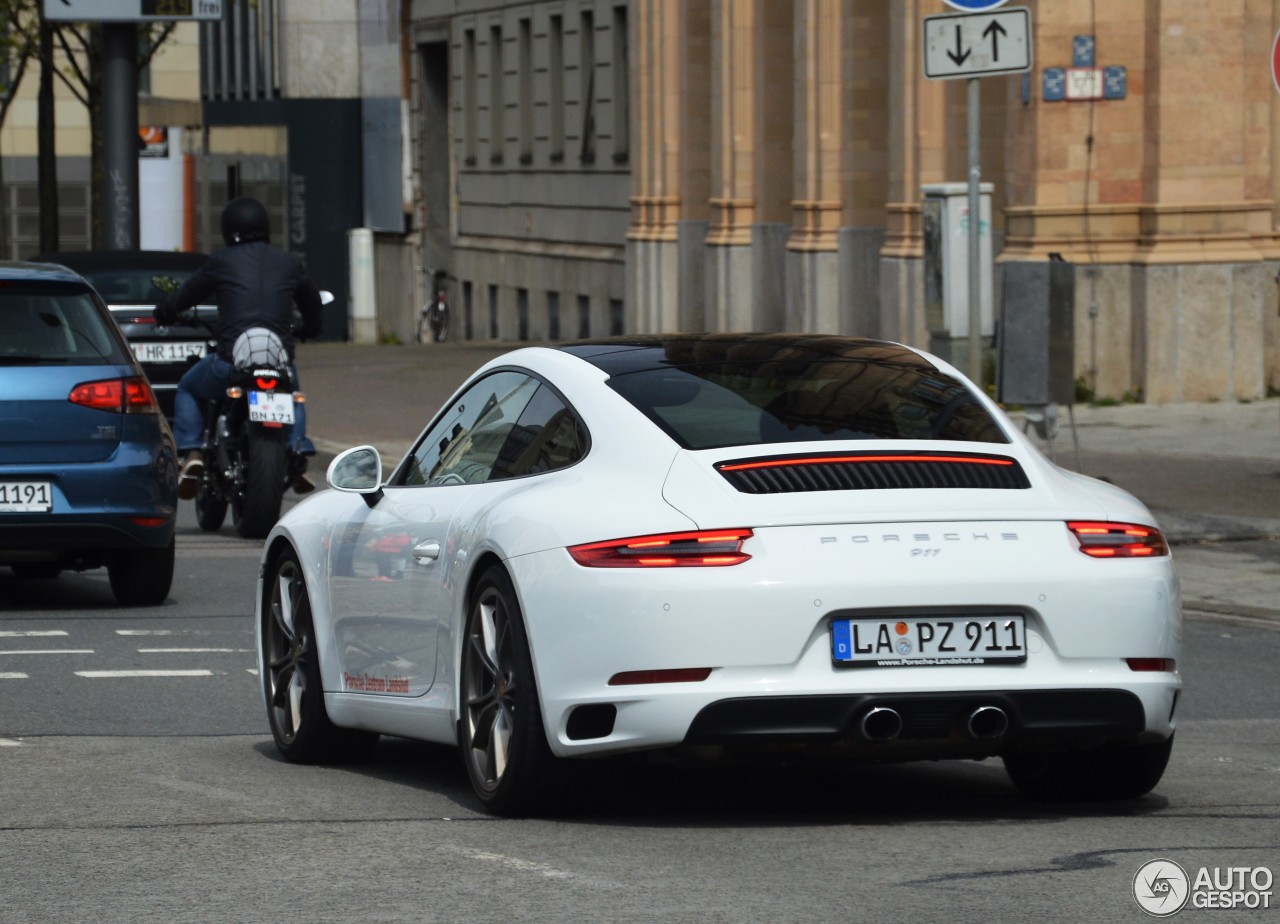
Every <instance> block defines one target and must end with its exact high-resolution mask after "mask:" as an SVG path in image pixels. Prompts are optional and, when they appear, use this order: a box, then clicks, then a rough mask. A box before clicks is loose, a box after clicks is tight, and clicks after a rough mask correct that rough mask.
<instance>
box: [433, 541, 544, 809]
mask: <svg viewBox="0 0 1280 924" xmlns="http://www.w3.org/2000/svg"><path fill="white" fill-rule="evenodd" d="M460 696H461V708H460V710H459V715H460V716H461V719H460V721H459V723H458V744H459V747H460V749H461V751H462V760H463V763H464V764H465V765H466V769H467V777H468V778H469V779H470V780H471V787H472V789H473V790H474V791H475V794H476V797H477V798H478V799H479V800H480V803H481V805H482V806H483V807H484V809H485V811H487V812H490V813H492V814H495V815H509V816H516V815H525V814H529V813H531V812H534V811H537V810H539V809H543V808H547V807H549V806H550V804H551V802H552V800H553V798H554V796H555V795H556V787H557V784H558V782H559V776H560V772H559V767H558V764H559V761H558V760H557V759H556V757H555V756H554V755H553V754H552V753H551V749H550V748H549V747H548V746H547V739H546V734H545V732H544V731H543V725H542V710H541V708H540V707H539V704H538V690H537V686H536V684H535V682H534V676H533V660H532V658H531V657H530V654H529V640H528V636H527V635H526V633H525V627H524V621H523V619H522V617H521V614H520V604H519V603H518V602H517V599H516V594H515V589H514V588H513V587H512V584H511V579H510V578H509V577H508V576H507V573H506V571H504V570H503V569H502V568H500V567H497V566H494V567H491V568H489V570H487V571H486V572H485V573H484V574H483V575H482V576H481V578H480V580H479V582H478V583H477V585H476V588H475V592H474V594H473V595H472V599H471V604H470V606H469V609H468V614H467V624H466V629H465V631H464V632H463V636H462V676H461V690H460Z"/></svg>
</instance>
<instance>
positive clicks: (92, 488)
mask: <svg viewBox="0 0 1280 924" xmlns="http://www.w3.org/2000/svg"><path fill="white" fill-rule="evenodd" d="M177 504H178V474H177V451H176V449H175V447H174V442H173V434H172V432H171V431H170V429H169V425H168V423H167V422H166V421H165V419H164V417H163V416H162V415H161V413H160V407H159V405H158V404H157V402H156V398H155V394H154V392H153V390H152V388H151V385H150V384H149V383H148V381H147V378H146V376H145V375H144V374H143V371H142V367H141V366H140V365H139V363H138V361H137V359H136V358H135V357H134V354H133V351H132V350H131V349H130V347H129V344H128V343H127V342H126V341H125V339H124V337H123V336H122V335H121V333H120V330H119V328H118V327H117V326H116V325H115V324H113V323H112V322H111V316H110V314H109V313H108V311H107V306H106V305H105V304H104V303H103V302H102V300H101V299H100V298H99V297H98V295H97V293H96V292H95V291H94V290H93V289H92V288H91V287H90V286H89V284H88V282H86V281H85V280H84V278H82V277H81V276H78V275H76V274H75V273H73V272H71V271H70V270H68V269H65V268H63V267H60V266H50V265H48V264H36V263H0V567H8V568H10V569H11V570H12V571H13V572H14V573H15V575H16V576H17V577H18V578H45V579H47V578H53V577H56V576H57V575H58V574H59V573H60V572H62V571H63V570H66V569H73V570H76V571H81V570H86V569H90V568H100V567H103V566H105V567H106V569H107V574H108V576H109V578H110V581H111V589H112V591H113V592H114V594H115V596H116V599H117V600H118V601H119V602H121V603H123V604H126V605H131V606H150V605H153V604H157V603H160V602H162V601H163V600H164V599H165V597H166V596H168V594H169V588H170V585H171V583H172V581H173V561H174V525H175V519H176V516H177Z"/></svg>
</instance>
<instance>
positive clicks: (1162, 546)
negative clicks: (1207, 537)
mask: <svg viewBox="0 0 1280 924" xmlns="http://www.w3.org/2000/svg"><path fill="white" fill-rule="evenodd" d="M1067 529H1069V530H1071V532H1072V534H1073V535H1074V536H1075V537H1076V541H1077V542H1078V543H1079V544H1080V551H1081V552H1084V554H1086V555H1088V556H1090V557H1092V558H1153V557H1156V556H1159V555H1168V554H1169V545H1168V543H1166V542H1165V541H1164V536H1163V535H1162V534H1161V533H1160V530H1158V529H1156V528H1155V527H1154V526H1137V525H1135V524H1133V523H1091V522H1089V523H1086V522H1073V523H1068V524H1067Z"/></svg>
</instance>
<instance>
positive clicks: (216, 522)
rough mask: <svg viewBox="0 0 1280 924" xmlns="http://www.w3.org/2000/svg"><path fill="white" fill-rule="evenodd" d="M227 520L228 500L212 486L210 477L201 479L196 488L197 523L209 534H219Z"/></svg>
mask: <svg viewBox="0 0 1280 924" xmlns="http://www.w3.org/2000/svg"><path fill="white" fill-rule="evenodd" d="M226 518H227V499H226V498H225V497H223V496H222V493H221V492H220V491H219V490H218V489H217V488H216V487H214V486H213V485H212V483H211V482H210V480H209V478H208V477H202V478H201V479H200V486H199V487H197V488H196V522H197V523H199V524H200V528H201V529H203V530H204V531H205V532H207V533H212V532H217V531H218V529H220V528H221V526H222V522H223V520H225V519H226Z"/></svg>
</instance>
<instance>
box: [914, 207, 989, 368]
mask: <svg viewBox="0 0 1280 924" xmlns="http://www.w3.org/2000/svg"><path fill="white" fill-rule="evenodd" d="M991 190H992V185H991V184H990V183H980V184H979V185H978V192H979V225H978V254H979V260H978V266H979V275H980V276H981V289H980V301H979V303H978V319H979V323H980V325H981V331H980V333H981V335H982V336H984V337H990V336H991V334H992V333H993V332H994V330H995V318H994V312H993V311H992V302H993V296H992V286H991V280H992V269H991V267H992V261H991ZM920 191H921V193H923V195H924V201H923V204H922V209H923V212H924V215H923V219H924V221H923V225H924V279H925V324H926V325H927V326H928V328H929V341H930V350H931V351H932V352H934V353H937V354H938V355H940V356H942V357H943V358H949V357H951V356H952V355H953V354H954V352H955V351H954V350H953V349H952V346H951V342H952V341H955V340H967V339H968V337H969V184H968V183H930V184H928V185H925V186H922V187H920Z"/></svg>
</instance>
